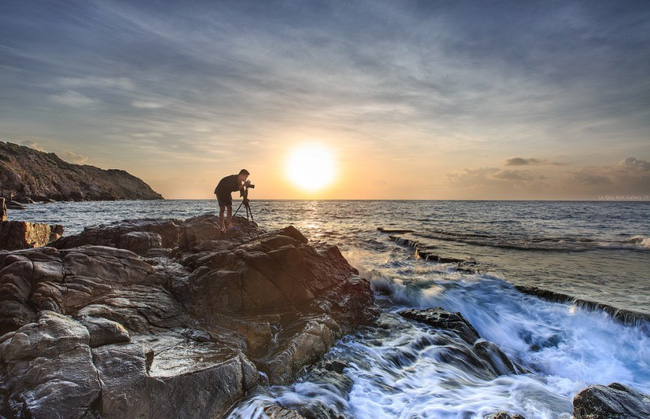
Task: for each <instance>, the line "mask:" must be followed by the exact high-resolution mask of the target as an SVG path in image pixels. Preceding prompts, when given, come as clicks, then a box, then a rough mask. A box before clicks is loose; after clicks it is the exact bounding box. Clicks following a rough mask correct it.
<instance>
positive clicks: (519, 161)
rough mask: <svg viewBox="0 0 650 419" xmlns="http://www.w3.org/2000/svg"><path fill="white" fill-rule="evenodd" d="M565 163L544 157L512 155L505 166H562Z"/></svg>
mask: <svg viewBox="0 0 650 419" xmlns="http://www.w3.org/2000/svg"><path fill="white" fill-rule="evenodd" d="M564 164H565V163H558V162H553V161H549V160H545V159H535V158H531V159H525V158H523V157H514V158H512V159H508V160H506V166H528V165H551V166H563V165H564Z"/></svg>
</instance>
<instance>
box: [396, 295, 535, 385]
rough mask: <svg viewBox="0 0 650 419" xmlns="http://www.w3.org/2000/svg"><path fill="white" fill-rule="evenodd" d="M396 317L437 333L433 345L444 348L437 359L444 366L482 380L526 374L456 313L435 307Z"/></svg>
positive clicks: (406, 311) (404, 312)
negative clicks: (421, 324)
mask: <svg viewBox="0 0 650 419" xmlns="http://www.w3.org/2000/svg"><path fill="white" fill-rule="evenodd" d="M398 314H399V315H400V316H402V317H404V318H407V319H411V320H416V321H418V322H421V323H425V324H428V325H430V326H432V327H434V328H435V329H438V330H439V331H440V332H441V333H440V334H439V335H437V336H436V339H435V342H436V344H437V345H443V346H445V347H446V348H447V349H446V350H445V351H442V352H441V353H440V355H439V356H440V360H441V361H443V362H445V363H449V364H452V365H455V366H457V367H458V368H461V369H464V370H466V371H468V372H471V373H472V374H475V375H479V376H482V377H484V378H485V379H494V378H496V377H498V376H500V375H508V374H518V373H522V372H526V370H525V369H524V368H523V367H521V366H519V365H517V364H516V363H515V362H514V361H512V360H511V359H510V358H509V357H508V355H506V354H505V353H504V352H503V351H502V350H501V349H500V348H499V347H498V346H497V345H495V344H494V343H492V342H488V341H486V340H484V339H481V337H480V335H479V333H478V332H477V331H476V329H474V327H473V326H472V325H471V324H470V323H469V322H468V321H467V320H466V319H465V318H464V317H463V316H462V315H461V314H460V313H451V312H449V311H446V310H445V309H443V308H440V307H438V308H429V309H426V310H420V309H407V310H403V311H401V312H399V313H398Z"/></svg>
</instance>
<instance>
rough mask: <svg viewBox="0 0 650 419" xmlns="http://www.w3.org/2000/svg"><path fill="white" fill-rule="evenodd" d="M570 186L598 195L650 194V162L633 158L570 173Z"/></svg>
mask: <svg viewBox="0 0 650 419" xmlns="http://www.w3.org/2000/svg"><path fill="white" fill-rule="evenodd" d="M568 181H569V182H570V184H574V185H577V186H578V187H580V186H581V187H584V188H585V189H586V190H587V191H592V192H598V193H614V194H618V195H622V194H650V162H648V161H645V160H638V159H636V158H634V157H628V158H625V159H623V160H621V161H619V162H618V163H616V164H614V165H603V166H588V167H583V168H581V169H580V170H577V171H573V172H570V176H569V179H568Z"/></svg>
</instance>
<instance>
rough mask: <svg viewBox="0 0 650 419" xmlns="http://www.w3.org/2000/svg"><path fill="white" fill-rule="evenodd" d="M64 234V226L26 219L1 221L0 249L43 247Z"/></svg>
mask: <svg viewBox="0 0 650 419" xmlns="http://www.w3.org/2000/svg"><path fill="white" fill-rule="evenodd" d="M62 235H63V226H60V225H48V224H40V223H29V222H26V221H2V222H0V250H18V249H32V248H34V247H43V246H45V245H47V244H49V243H51V242H53V241H55V240H57V239H58V238H59V237H61V236H62Z"/></svg>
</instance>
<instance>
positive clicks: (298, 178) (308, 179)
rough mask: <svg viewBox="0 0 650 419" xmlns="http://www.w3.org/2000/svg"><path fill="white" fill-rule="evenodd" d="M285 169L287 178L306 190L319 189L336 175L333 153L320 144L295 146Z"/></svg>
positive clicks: (316, 190)
mask: <svg viewBox="0 0 650 419" xmlns="http://www.w3.org/2000/svg"><path fill="white" fill-rule="evenodd" d="M285 169H286V176H287V179H288V180H289V181H290V182H291V183H292V184H294V185H295V186H297V187H299V188H300V189H302V190H304V191H306V192H318V191H321V190H323V189H325V188H327V187H328V186H330V185H331V184H332V182H334V179H335V177H336V164H335V160H334V155H333V153H332V151H331V150H330V149H329V148H327V147H325V146H323V145H321V144H313V143H311V144H303V145H300V146H298V147H297V148H295V149H294V150H293V151H292V152H291V154H290V155H289V158H288V160H287V162H286V167H285Z"/></svg>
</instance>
